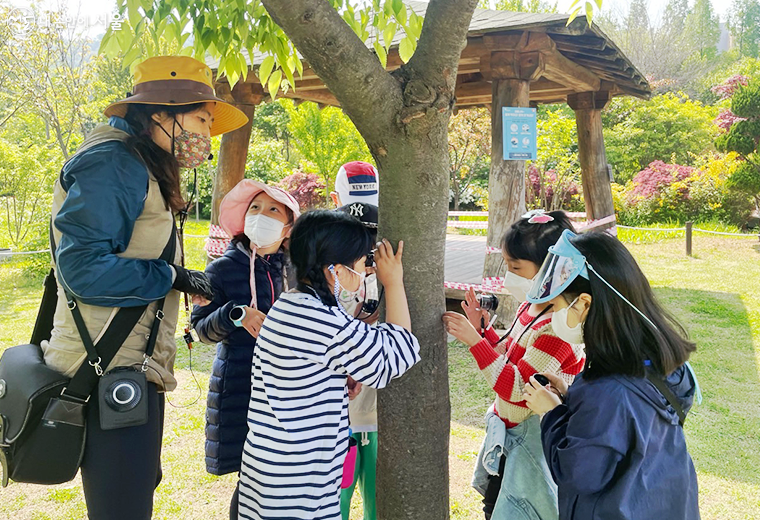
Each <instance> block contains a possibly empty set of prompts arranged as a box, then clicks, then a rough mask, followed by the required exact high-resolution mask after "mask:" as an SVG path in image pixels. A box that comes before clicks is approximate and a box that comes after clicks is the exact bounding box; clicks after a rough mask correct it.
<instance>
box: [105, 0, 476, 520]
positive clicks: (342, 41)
mask: <svg viewBox="0 0 760 520" xmlns="http://www.w3.org/2000/svg"><path fill="white" fill-rule="evenodd" d="M125 3H126V5H125V9H124V11H125V12H126V13H127V14H128V16H129V18H130V20H131V22H132V23H131V25H132V28H133V29H132V30H133V33H125V31H124V27H122V30H121V31H117V32H114V33H112V34H110V35H107V36H106V38H105V39H104V44H103V46H104V47H103V48H104V49H109V50H118V49H128V48H129V45H130V44H131V42H132V40H133V39H134V38H140V37H141V36H142V34H144V33H145V32H146V31H148V32H155V33H157V34H159V35H163V36H165V37H166V38H170V39H177V38H178V37H179V36H180V35H188V34H190V33H192V34H193V35H194V38H193V40H192V47H193V53H194V54H195V55H196V56H198V57H201V58H203V57H204V56H206V53H210V54H212V55H213V56H215V57H217V58H219V59H220V63H219V71H220V73H221V74H224V75H226V76H227V77H228V78H229V80H230V82H231V83H233V84H234V83H235V82H236V81H237V80H238V79H239V78H240V77H242V76H243V74H246V73H247V70H248V66H249V64H248V63H247V60H246V58H245V56H244V54H243V52H242V50H244V51H247V52H248V55H249V58H250V57H252V56H253V55H254V51H256V50H258V51H259V52H262V53H264V54H265V56H266V58H265V61H264V63H262V65H261V67H260V68H259V69H258V75H259V78H261V80H262V82H263V83H264V84H266V86H267V89H268V90H269V91H270V93H276V91H277V90H278V89H279V87H280V85H281V82H282V80H283V79H287V80H288V82H289V83H291V84H292V83H293V80H292V76H293V74H294V73H297V72H298V69H299V68H300V67H301V66H302V64H301V61H300V60H299V59H298V58H297V56H296V53H295V47H297V49H298V51H299V53H300V55H301V56H303V58H304V59H305V60H306V61H308V63H309V66H310V67H311V68H312V69H313V70H314V71H315V72H316V73H317V75H319V77H320V78H321V79H322V81H324V83H325V84H326V85H327V87H328V88H329V89H330V91H331V92H332V93H333V94H334V95H335V97H336V98H337V99H338V101H339V102H340V104H341V106H342V108H343V110H344V112H345V113H346V115H348V116H349V117H350V118H351V120H352V121H353V122H354V124H355V125H356V128H357V129H358V130H359V132H360V133H361V135H362V137H363V138H364V140H365V142H366V143H367V145H368V148H369V151H370V153H371V154H372V157H373V158H374V160H375V163H376V164H377V167H378V170H379V172H380V177H381V178H382V185H383V188H382V190H380V206H381V207H382V208H383V209H382V211H381V212H380V233H381V235H383V236H386V237H388V238H389V239H391V240H392V241H394V242H396V241H398V240H399V239H403V240H405V241H406V247H405V249H404V258H405V266H406V269H405V273H406V274H405V282H406V286H407V289H408V294H409V304H410V311H411V316H412V322H413V323H414V332H415V334H416V335H417V337H418V338H420V339H421V356H422V361H421V362H420V363H419V366H417V367H415V368H414V369H413V370H412V371H410V373H409V374H407V375H406V376H405V377H403V378H401V379H400V380H398V381H395V382H394V383H393V384H392V385H391V387H390V388H388V389H386V390H385V391H383V392H382V393H380V394H379V426H380V430H381V431H382V432H383V435H382V436H381V438H380V446H379V456H378V477H379V478H378V489H379V492H378V512H379V515H380V517H381V518H386V519H393V520H403V519H407V518H408V519H415V520H417V519H419V518H435V519H436V520H438V519H441V520H445V519H447V518H448V517H449V508H450V506H449V500H448V445H449V425H450V404H449V398H448V367H447V350H446V336H445V334H444V331H443V326H442V323H441V320H440V309H442V308H444V306H445V301H444V294H443V262H440V261H436V259H440V258H443V253H444V243H445V233H446V225H445V221H446V211H447V207H448V204H447V195H448V172H449V164H448V163H449V160H448V153H447V152H448V143H447V129H448V122H449V118H450V117H451V113H452V109H453V106H454V103H455V93H454V90H455V86H456V76H457V74H456V73H457V67H458V64H459V56H460V53H461V50H462V48H463V47H464V45H465V38H466V35H467V30H468V27H469V23H470V19H471V17H472V13H473V11H474V9H475V5H476V4H477V0H432V1H431V2H430V3H429V4H428V7H427V13H426V15H425V19H424V23H423V22H422V20H421V18H420V17H419V16H417V15H414V14H413V13H412V14H410V13H409V12H408V11H407V10H406V8H405V7H404V5H403V3H402V2H401V1H400V0H386V1H384V2H380V1H379V0H375V1H373V2H372V3H371V4H369V5H366V7H363V8H354V7H353V6H352V5H347V3H346V2H344V1H342V0H332V1H329V2H328V1H327V0H262V1H261V3H259V2H256V1H252V2H249V3H239V2H208V1H207V0H186V1H183V2H168V1H159V0H156V1H147V2H146V1H144V0H126V2H125ZM381 26H382V27H383V28H382V29H381V28H380V27H381ZM398 27H404V29H405V30H406V36H405V37H404V39H402V41H401V44H400V55H401V57H402V59H403V60H408V61H407V62H406V63H405V64H403V65H402V66H401V67H400V68H399V69H397V70H394V71H393V72H388V71H386V70H385V68H384V63H385V59H384V56H383V52H382V51H386V52H387V48H388V47H389V46H390V43H391V41H392V37H393V35H394V34H395V32H396V29H397V28H398ZM370 30H372V31H373V32H375V33H376V34H378V33H379V34H381V35H382V44H381V43H380V41H379V40H376V41H375V42H374V43H373V45H372V49H373V50H374V52H373V51H372V50H370V49H369V48H368V47H367V46H366V45H365V43H364V41H363V40H366V39H367V38H368V37H369V34H370ZM133 34H134V35H133ZM286 35H287V37H286ZM417 38H419V41H417ZM383 44H384V45H383ZM265 65H266V67H265ZM291 117H292V115H291ZM410 490H414V491H413V492H410Z"/></svg>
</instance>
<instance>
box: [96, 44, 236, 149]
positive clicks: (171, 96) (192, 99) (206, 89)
mask: <svg viewBox="0 0 760 520" xmlns="http://www.w3.org/2000/svg"><path fill="white" fill-rule="evenodd" d="M211 78H212V76H211V69H210V68H208V66H206V64H205V63H203V62H200V61H198V60H196V59H194V58H190V57H188V56H156V57H155V58H148V59H147V60H145V61H143V62H142V63H140V64H139V65H138V66H137V68H136V69H135V86H134V87H133V89H132V95H131V96H129V97H128V98H126V99H122V100H120V101H116V102H115V103H112V104H111V105H109V106H108V108H106V109H105V111H104V114H105V115H106V117H111V116H119V117H124V115H125V114H126V113H127V108H128V105H130V104H132V103H140V104H146V105H190V104H193V103H206V102H209V101H210V102H213V103H216V111H215V113H214V122H213V123H211V135H212V136H215V135H219V134H224V133H227V132H231V131H232V130H236V129H238V128H240V127H241V126H243V125H244V124H246V123H247V122H248V117H247V116H246V115H245V114H244V113H243V112H242V111H241V110H239V109H237V108H235V107H234V106H232V105H231V104H229V103H227V102H226V101H224V100H223V99H219V98H218V97H216V95H215V94H214V87H213V85H212V83H211Z"/></svg>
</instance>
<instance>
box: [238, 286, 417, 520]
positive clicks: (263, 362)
mask: <svg viewBox="0 0 760 520" xmlns="http://www.w3.org/2000/svg"><path fill="white" fill-rule="evenodd" d="M419 359H420V358H419V344H418V343H417V339H416V338H415V337H414V336H413V335H412V334H411V333H410V332H408V331H407V330H406V329H404V328H402V327H399V326H397V325H392V324H382V325H379V326H377V327H372V326H369V325H367V324H365V323H363V322H361V321H359V320H355V319H352V318H350V317H348V316H347V315H345V314H344V313H343V312H341V311H340V309H338V308H337V307H329V306H326V305H324V304H323V303H322V302H321V301H320V300H319V299H317V298H316V297H314V296H313V295H310V294H305V293H298V292H290V293H285V294H283V295H282V296H280V298H279V299H278V300H277V301H276V302H275V304H274V306H273V307H272V309H271V310H270V311H269V314H267V317H266V319H265V320H264V323H263V325H262V326H261V332H260V334H259V338H258V340H257V341H256V347H255V350H254V354H253V366H252V370H251V400H250V405H249V409H248V428H249V431H248V437H247V439H246V444H245V447H244V450H243V465H242V468H241V475H240V502H239V518H240V519H253V520H268V519H286V518H287V519H304V520H305V519H309V520H320V519H322V520H328V519H329V520H339V519H340V518H341V515H340V503H339V499H340V482H341V479H342V475H343V460H344V459H345V456H346V453H347V451H348V392H347V389H346V377H347V376H349V375H350V376H351V377H352V378H354V379H355V380H357V381H360V382H362V383H363V384H365V385H367V386H370V387H372V388H383V387H384V386H386V385H387V384H388V383H389V382H390V380H391V379H393V378H396V377H399V376H400V375H402V374H403V373H404V372H406V371H407V370H409V369H410V368H411V367H412V366H413V365H414V364H415V363H417V362H418V361H419Z"/></svg>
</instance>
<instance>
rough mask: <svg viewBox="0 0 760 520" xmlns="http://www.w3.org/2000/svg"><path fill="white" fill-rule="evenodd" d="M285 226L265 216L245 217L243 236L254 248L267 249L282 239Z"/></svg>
mask: <svg viewBox="0 0 760 520" xmlns="http://www.w3.org/2000/svg"><path fill="white" fill-rule="evenodd" d="M284 228H285V224H283V223H282V222H280V221H279V220H276V219H273V218H272V217H267V216H266V215H246V217H245V228H244V231H243V232H244V233H245V236H247V237H248V239H249V240H250V241H251V244H253V245H255V246H256V247H260V248H261V247H269V246H271V245H274V244H276V243H277V242H278V241H279V240H281V239H282V238H283V229H284Z"/></svg>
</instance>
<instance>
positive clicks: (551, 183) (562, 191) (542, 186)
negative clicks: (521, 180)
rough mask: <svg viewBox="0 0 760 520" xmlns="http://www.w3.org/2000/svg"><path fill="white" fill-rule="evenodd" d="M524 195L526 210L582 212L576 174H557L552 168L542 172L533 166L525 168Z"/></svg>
mask: <svg viewBox="0 0 760 520" xmlns="http://www.w3.org/2000/svg"><path fill="white" fill-rule="evenodd" d="M525 173H526V179H525V182H526V185H525V195H526V203H527V205H528V208H541V209H545V210H547V211H554V210H558V209H564V210H566V211H582V210H583V199H582V196H581V193H582V188H581V185H580V182H579V178H578V177H579V174H578V173H577V172H575V173H573V172H566V173H565V174H564V175H562V174H558V173H557V171H556V170H554V168H551V169H549V170H546V171H542V170H541V169H540V168H539V167H538V166H536V165H535V164H531V165H529V166H528V167H527V171H526V172H525Z"/></svg>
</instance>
